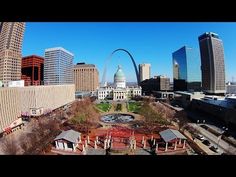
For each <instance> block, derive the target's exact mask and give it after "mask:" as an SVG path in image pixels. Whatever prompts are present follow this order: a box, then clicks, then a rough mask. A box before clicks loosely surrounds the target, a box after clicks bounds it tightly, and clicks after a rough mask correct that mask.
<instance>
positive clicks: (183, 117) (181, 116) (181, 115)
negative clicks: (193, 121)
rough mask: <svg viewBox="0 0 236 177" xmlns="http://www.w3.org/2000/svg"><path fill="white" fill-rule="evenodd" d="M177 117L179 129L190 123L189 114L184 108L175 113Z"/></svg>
mask: <svg viewBox="0 0 236 177" xmlns="http://www.w3.org/2000/svg"><path fill="white" fill-rule="evenodd" d="M175 118H176V119H177V122H178V125H179V130H181V129H183V128H184V127H185V126H186V125H187V123H188V116H187V113H186V112H185V111H184V110H182V111H177V112H176V114H175Z"/></svg>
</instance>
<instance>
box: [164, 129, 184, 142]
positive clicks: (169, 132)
mask: <svg viewBox="0 0 236 177" xmlns="http://www.w3.org/2000/svg"><path fill="white" fill-rule="evenodd" d="M160 135H161V137H162V139H163V140H164V141H165V142H170V141H172V140H174V139H176V138H180V139H187V138H186V137H185V136H184V135H183V134H182V133H180V132H179V131H178V130H174V129H166V130H164V131H161V132H160Z"/></svg>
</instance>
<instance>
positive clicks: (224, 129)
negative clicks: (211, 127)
mask: <svg viewBox="0 0 236 177" xmlns="http://www.w3.org/2000/svg"><path fill="white" fill-rule="evenodd" d="M222 129H223V131H222V133H221V134H220V136H219V137H218V142H217V149H218V147H219V143H220V139H221V137H222V135H223V134H224V133H225V132H226V131H227V130H228V128H227V127H222Z"/></svg>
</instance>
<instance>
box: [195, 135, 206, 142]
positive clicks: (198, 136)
mask: <svg viewBox="0 0 236 177" xmlns="http://www.w3.org/2000/svg"><path fill="white" fill-rule="evenodd" d="M196 138H197V139H199V140H201V141H203V140H205V138H204V136H202V135H201V134H197V135H196Z"/></svg>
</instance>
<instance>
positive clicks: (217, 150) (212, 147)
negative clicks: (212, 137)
mask: <svg viewBox="0 0 236 177" xmlns="http://www.w3.org/2000/svg"><path fill="white" fill-rule="evenodd" d="M209 149H210V150H212V151H213V152H219V149H218V147H215V146H211V147H210V148H209Z"/></svg>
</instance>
